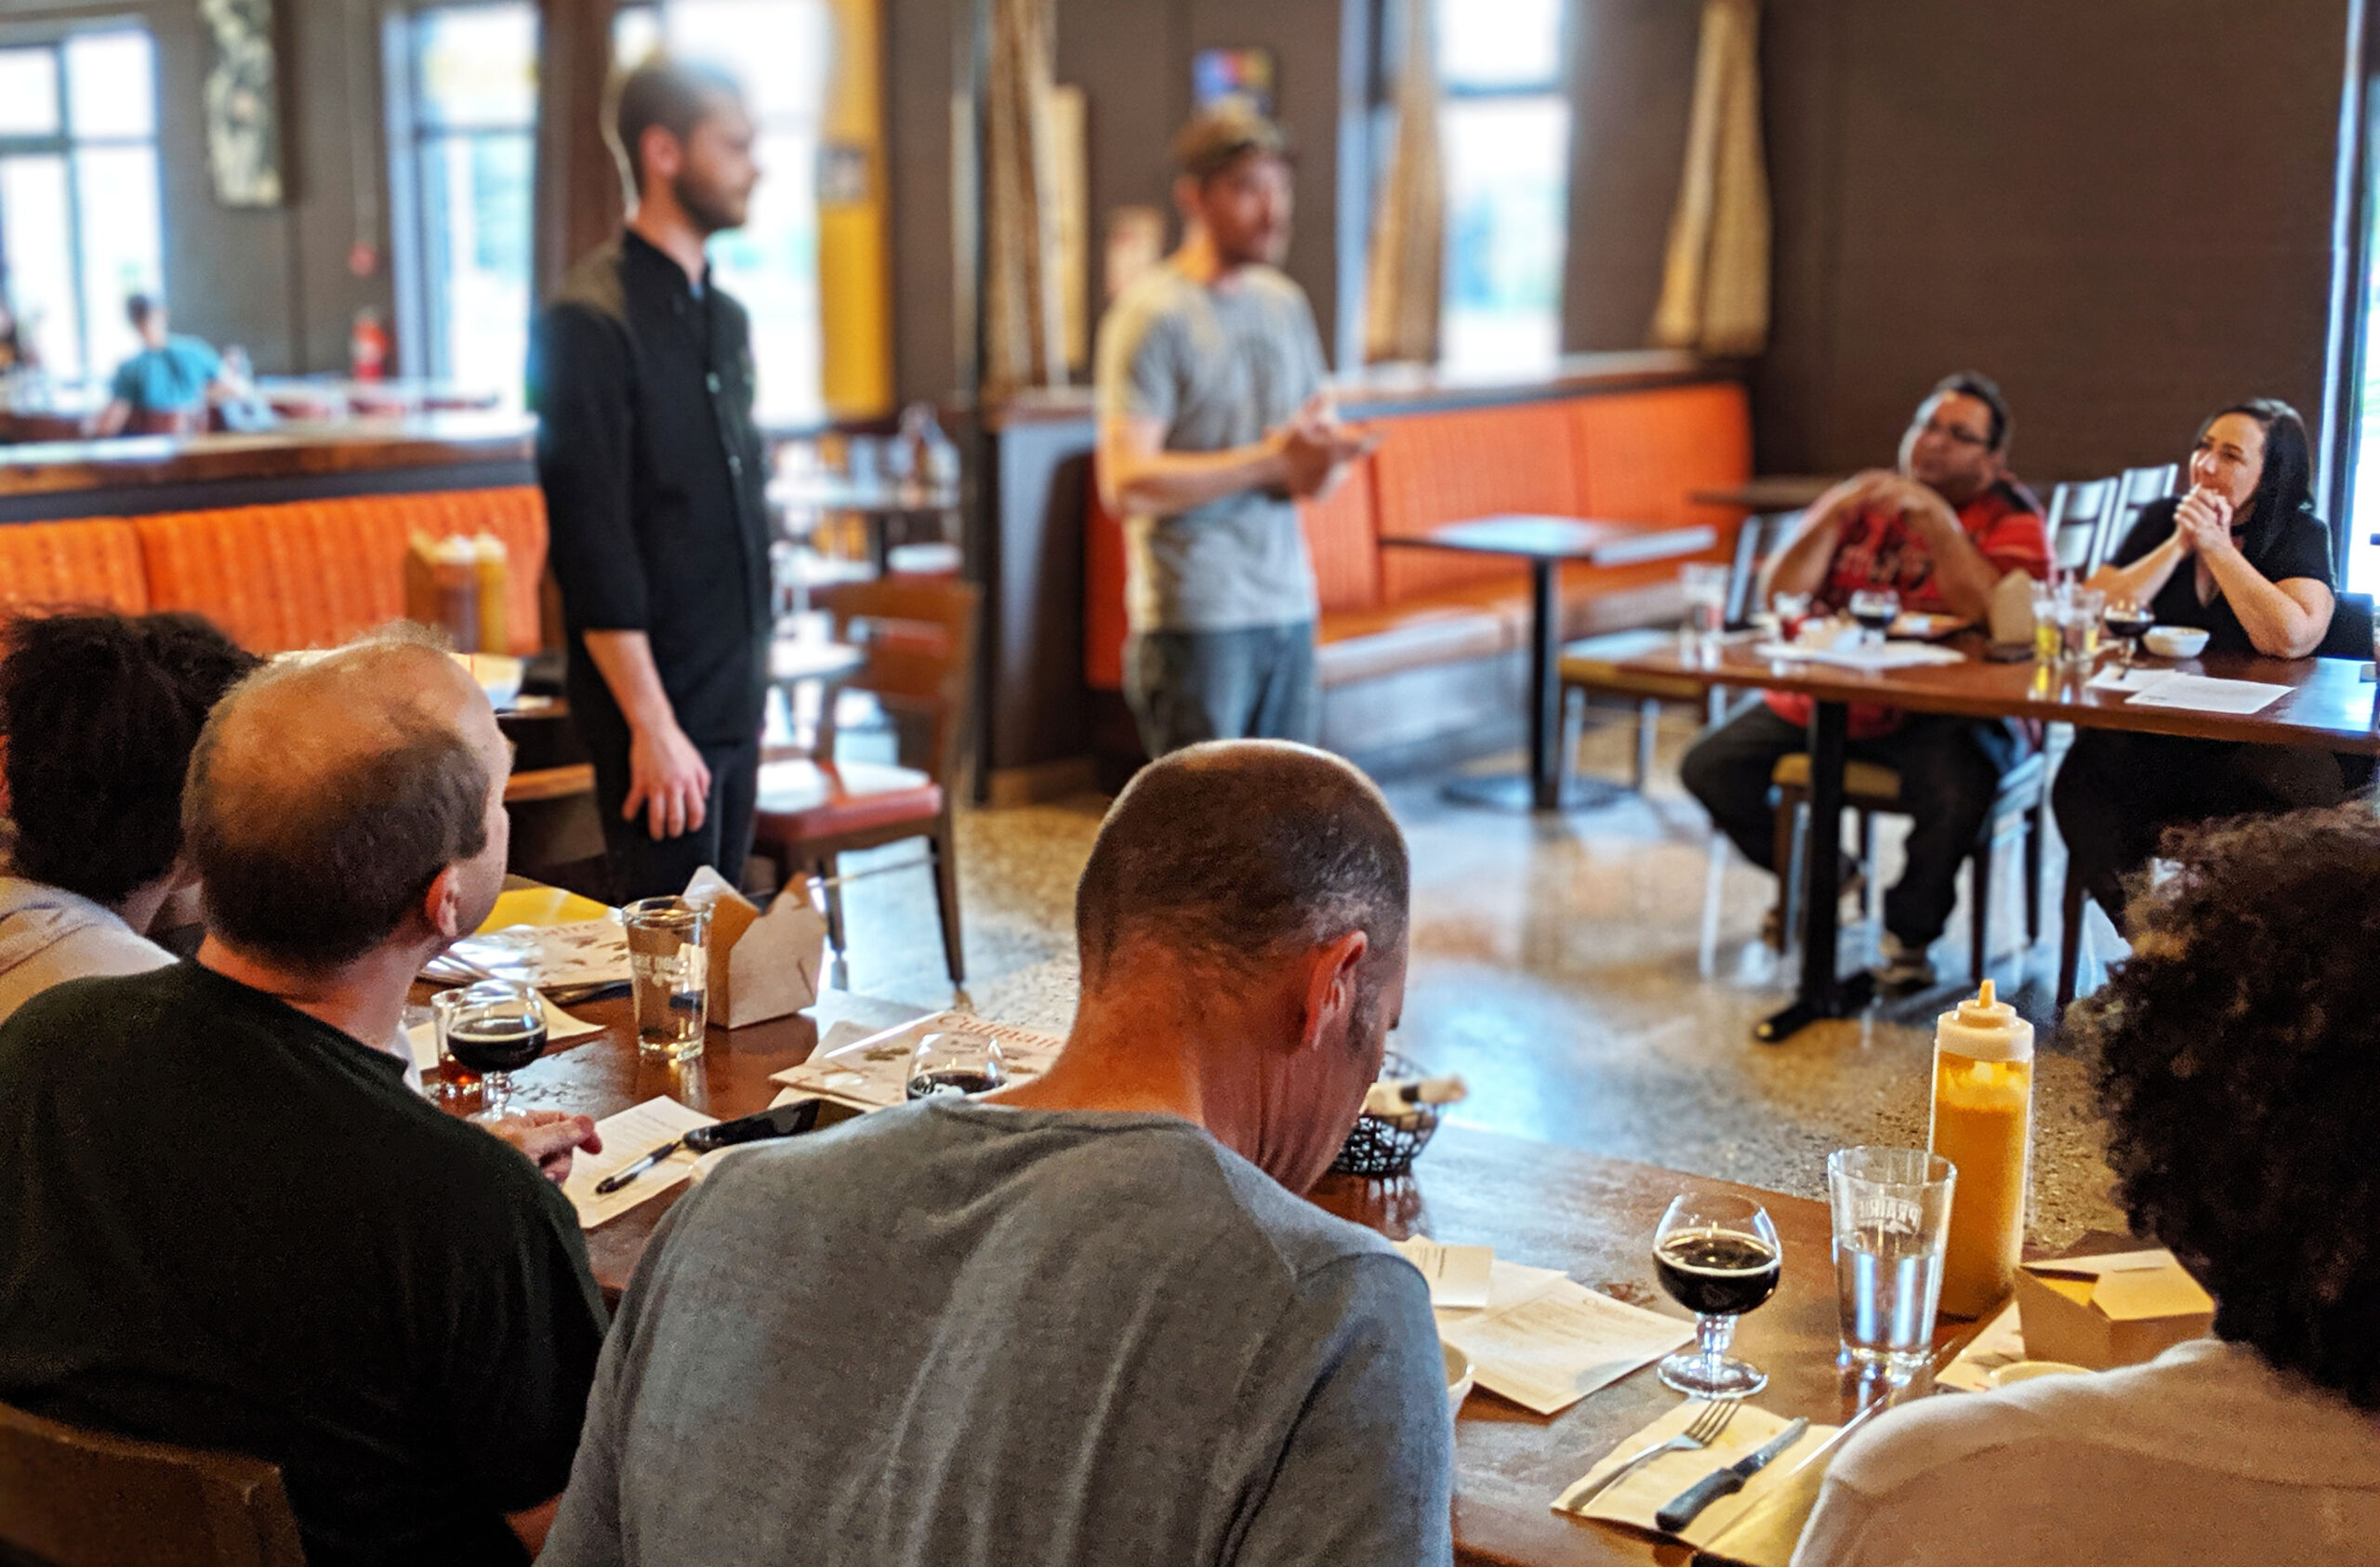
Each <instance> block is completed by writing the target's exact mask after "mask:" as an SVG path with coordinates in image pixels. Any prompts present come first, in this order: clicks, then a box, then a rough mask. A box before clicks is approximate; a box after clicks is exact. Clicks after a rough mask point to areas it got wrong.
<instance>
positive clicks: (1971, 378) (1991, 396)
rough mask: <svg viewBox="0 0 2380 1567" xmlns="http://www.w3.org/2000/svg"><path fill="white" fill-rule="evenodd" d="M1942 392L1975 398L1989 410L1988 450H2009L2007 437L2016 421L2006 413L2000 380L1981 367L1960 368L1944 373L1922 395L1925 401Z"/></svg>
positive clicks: (1940, 394)
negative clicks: (1953, 373)
mask: <svg viewBox="0 0 2380 1567" xmlns="http://www.w3.org/2000/svg"><path fill="white" fill-rule="evenodd" d="M1945 393H1949V394H1950V395H1952V396H1954V397H1971V398H1974V399H1975V400H1976V401H1977V402H1980V403H1982V404H1983V405H1984V406H1985V407H1986V408H1988V409H1990V411H1991V424H1990V432H1989V433H1990V437H1991V449H1992V450H1993V451H1995V452H2005V451H2006V450H2008V441H2009V438H2010V437H2012V436H2014V435H2015V434H2016V422H2015V421H2014V420H2012V419H2011V418H2009V416H2008V398H2007V395H2006V394H2005V393H2003V391H2002V390H2001V389H2000V383H1999V382H1997V381H1995V380H1993V379H1992V378H1991V377H1990V376H1989V375H1985V374H1984V373H1983V372H1982V371H1980V370H1962V371H1959V372H1957V373H1956V374H1955V375H1945V376H1943V377H1942V378H1941V379H1940V380H1938V381H1937V382H1935V383H1934V389H1933V390H1932V391H1930V392H1928V393H1926V394H1925V400H1926V401H1927V402H1932V401H1934V399H1936V398H1937V397H1940V396H1942V395H1943V394H1945Z"/></svg>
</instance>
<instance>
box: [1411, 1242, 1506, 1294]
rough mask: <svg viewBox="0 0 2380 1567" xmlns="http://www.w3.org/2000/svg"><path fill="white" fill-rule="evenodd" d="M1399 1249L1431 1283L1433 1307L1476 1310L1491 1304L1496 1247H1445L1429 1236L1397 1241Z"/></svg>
mask: <svg viewBox="0 0 2380 1567" xmlns="http://www.w3.org/2000/svg"><path fill="white" fill-rule="evenodd" d="M1396 1249H1397V1250H1398V1251H1399V1252H1400V1253H1402V1254H1403V1255H1404V1258H1405V1260H1406V1261H1408V1262H1409V1263H1411V1264H1412V1265H1413V1266H1414V1267H1416V1268H1419V1269H1420V1270H1421V1277H1422V1278H1424V1279H1426V1280H1428V1281H1429V1284H1430V1304H1431V1306H1432V1307H1433V1308H1459V1307H1469V1308H1473V1309H1477V1308H1480V1307H1484V1306H1486V1305H1487V1304H1488V1278H1489V1276H1490V1275H1491V1274H1492V1273H1493V1271H1494V1270H1495V1266H1496V1248H1495V1247H1493V1246H1442V1245H1440V1244H1438V1243H1437V1242H1435V1241H1433V1240H1431V1239H1430V1238H1429V1237H1428V1236H1426V1235H1415V1236H1412V1237H1410V1238H1408V1239H1407V1240H1402V1241H1399V1242H1397V1243H1396Z"/></svg>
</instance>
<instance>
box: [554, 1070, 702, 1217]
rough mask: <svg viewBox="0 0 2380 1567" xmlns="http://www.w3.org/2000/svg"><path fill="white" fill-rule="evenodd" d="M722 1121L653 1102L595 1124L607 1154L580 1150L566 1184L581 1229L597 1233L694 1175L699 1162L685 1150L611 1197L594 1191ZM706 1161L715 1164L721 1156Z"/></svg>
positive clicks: (669, 1103)
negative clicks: (650, 1155) (621, 1172)
mask: <svg viewBox="0 0 2380 1567" xmlns="http://www.w3.org/2000/svg"><path fill="white" fill-rule="evenodd" d="M718 1119H719V1118H718V1117H717V1116H715V1115H705V1114H704V1113H702V1112H701V1111H699V1110H689V1109H687V1108H686V1107H685V1106H684V1105H682V1104H680V1103H679V1102H678V1101H677V1100H673V1099H650V1100H645V1101H644V1102H643V1103H642V1104H640V1105H636V1106H633V1107H631V1108H630V1109H628V1110H623V1111H621V1112H620V1113H618V1114H617V1115H607V1116H605V1117H604V1118H603V1119H602V1120H601V1121H598V1122H596V1123H595V1130H596V1132H597V1134H598V1135H600V1136H601V1137H602V1139H603V1152H601V1153H588V1152H580V1153H579V1154H578V1155H577V1157H576V1158H575V1159H573V1160H572V1161H571V1165H570V1179H568V1180H566V1181H564V1182H563V1183H562V1195H563V1196H565V1197H567V1198H569V1199H570V1205H571V1206H572V1207H574V1208H576V1209H577V1210H578V1227H579V1228H580V1229H582V1230H592V1229H594V1228H595V1227H596V1226H597V1225H599V1224H602V1223H606V1222H608V1221H609V1220H612V1219H615V1218H619V1217H620V1215H622V1214H624V1213H626V1212H628V1210H629V1209H630V1208H632V1207H635V1206H636V1205H639V1204H640V1203H646V1202H650V1201H652V1200H653V1199H654V1198H655V1197H658V1196H660V1195H661V1194H662V1193H663V1192H668V1191H669V1190H670V1189H671V1188H673V1187H675V1186H677V1185H679V1184H680V1183H681V1182H682V1181H684V1180H687V1179H690V1178H692V1177H693V1176H694V1175H695V1173H696V1170H695V1165H697V1163H699V1161H698V1160H697V1159H696V1158H695V1156H694V1154H693V1153H691V1152H687V1151H686V1150H684V1149H680V1150H679V1151H678V1152H675V1153H672V1154H671V1155H670V1156H669V1157H668V1158H667V1159H664V1160H663V1161H662V1162H661V1163H659V1164H658V1165H654V1166H653V1168H651V1169H649V1170H647V1171H645V1172H644V1173H643V1174H642V1175H641V1176H639V1177H637V1178H636V1179H634V1180H632V1181H630V1182H628V1185H626V1186H624V1187H622V1188H621V1189H620V1190H619V1191H617V1192H613V1193H612V1194H611V1195H610V1196H608V1197H604V1196H598V1195H596V1192H595V1188H596V1185H597V1183H599V1182H601V1181H602V1179H604V1178H605V1177H606V1176H609V1175H611V1174H612V1173H613V1172H614V1171H615V1170H619V1169H622V1168H625V1167H626V1166H628V1165H633V1164H635V1163H636V1162H637V1161H638V1160H639V1159H641V1158H643V1157H644V1156H645V1155H646V1154H648V1153H650V1152H653V1151H654V1150H655V1149H656V1148H658V1147H660V1146H661V1145H662V1144H663V1143H665V1142H669V1141H671V1140H673V1139H678V1138H681V1137H684V1136H685V1135H686V1134H687V1133H688V1132H691V1131H693V1130H694V1128H695V1127H697V1126H714V1125H716V1124H717V1122H718ZM719 1152H722V1153H723V1152H727V1151H726V1150H724V1149H721V1150H720V1151H719ZM717 1157H718V1154H716V1153H714V1154H710V1155H707V1158H709V1159H711V1160H713V1161H715V1160H716V1159H717Z"/></svg>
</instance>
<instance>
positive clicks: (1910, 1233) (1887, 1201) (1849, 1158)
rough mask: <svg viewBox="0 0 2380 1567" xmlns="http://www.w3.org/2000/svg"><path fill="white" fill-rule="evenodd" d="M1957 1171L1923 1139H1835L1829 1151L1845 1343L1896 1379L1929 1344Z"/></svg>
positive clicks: (1852, 1357) (1848, 1354)
mask: <svg viewBox="0 0 2380 1567" xmlns="http://www.w3.org/2000/svg"><path fill="white" fill-rule="evenodd" d="M1957 1179H1958V1172H1957V1171H1956V1170H1955V1169H1953V1168H1951V1166H1950V1161H1949V1160H1948V1159H1945V1158H1943V1157H1941V1156H1940V1155H1939V1154H1936V1153H1928V1152H1925V1151H1924V1149H1922V1148H1839V1149H1837V1150H1835V1151H1834V1152H1831V1153H1830V1154H1828V1155H1827V1156H1826V1187H1827V1198H1828V1202H1829V1204H1830V1205H1831V1208H1832V1210H1833V1215H1834V1285H1835V1298H1836V1301H1837V1304H1838V1305H1839V1306H1840V1307H1841V1308H1842V1311H1843V1353H1844V1356H1845V1359H1847V1360H1849V1361H1850V1362H1852V1363H1855V1364H1858V1365H1861V1366H1873V1367H1878V1368H1880V1369H1882V1370H1883V1371H1884V1374H1885V1376H1887V1377H1888V1378H1890V1379H1892V1380H1895V1381H1898V1380H1901V1379H1904V1378H1906V1377H1907V1376H1910V1374H1911V1373H1912V1372H1914V1371H1915V1370H1916V1369H1917V1368H1918V1367H1919V1366H1921V1365H1924V1363H1925V1362H1926V1361H1927V1359H1928V1358H1929V1357H1930V1356H1931V1354H1932V1352H1933V1349H1934V1312H1935V1309H1936V1307H1937V1305H1938V1304H1939V1302H1940V1300H1941V1297H1942V1250H1943V1247H1944V1245H1945V1244H1947V1243H1948V1241H1949V1239H1950V1198H1951V1191H1952V1188H1953V1186H1954V1185H1955V1183H1956V1181H1957Z"/></svg>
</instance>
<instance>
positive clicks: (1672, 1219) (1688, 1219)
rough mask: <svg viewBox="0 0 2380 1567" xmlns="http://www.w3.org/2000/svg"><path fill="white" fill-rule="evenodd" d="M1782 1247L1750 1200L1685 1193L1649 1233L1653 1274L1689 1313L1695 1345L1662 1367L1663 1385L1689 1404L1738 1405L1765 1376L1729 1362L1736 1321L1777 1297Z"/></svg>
mask: <svg viewBox="0 0 2380 1567" xmlns="http://www.w3.org/2000/svg"><path fill="white" fill-rule="evenodd" d="M1784 1257H1785V1252H1784V1248H1783V1247H1782V1246H1781V1245H1779V1244H1778V1240H1777V1227H1776V1226H1775V1225H1773V1224H1771V1223H1769V1221H1768V1211H1767V1210H1766V1209H1765V1208H1763V1207H1762V1206H1761V1205H1759V1204H1758V1203H1755V1202H1753V1201H1752V1199H1751V1198H1749V1197H1738V1196H1733V1195H1731V1194H1729V1193H1726V1192H1687V1193H1686V1194H1685V1195H1684V1196H1681V1197H1679V1198H1677V1199H1676V1200H1675V1201H1673V1202H1672V1203H1671V1204H1670V1206H1669V1211H1668V1212H1667V1213H1664V1214H1663V1215H1661V1224H1660V1228H1659V1230H1656V1231H1654V1232H1653V1271H1655V1272H1656V1273H1658V1274H1659V1276H1660V1281H1661V1287H1662V1288H1663V1289H1665V1290H1667V1291H1669V1293H1670V1298H1671V1299H1673V1300H1675V1301H1676V1302H1677V1303H1678V1304H1679V1305H1681V1306H1683V1307H1685V1308H1686V1310H1689V1311H1692V1312H1693V1313H1694V1321H1695V1332H1696V1338H1697V1340H1698V1342H1697V1343H1696V1345H1695V1347H1694V1348H1692V1349H1690V1350H1679V1351H1678V1352H1677V1353H1675V1354H1673V1355H1672V1356H1670V1357H1669V1358H1668V1359H1667V1360H1664V1361H1663V1362H1661V1364H1660V1374H1661V1381H1662V1383H1663V1384H1664V1385H1666V1386H1668V1387H1670V1388H1673V1389H1676V1390H1677V1391H1679V1392H1681V1393H1684V1394H1686V1396H1687V1397H1689V1398H1699V1399H1739V1398H1750V1397H1751V1396H1752V1394H1754V1393H1756V1392H1758V1391H1760V1390H1761V1389H1763V1388H1765V1387H1767V1386H1768V1373H1766V1372H1765V1371H1763V1370H1761V1369H1760V1368H1759V1367H1758V1366H1756V1365H1752V1364H1750V1363H1747V1362H1744V1361H1739V1360H1733V1359H1730V1358H1729V1357H1728V1354H1727V1346H1728V1344H1729V1343H1730V1342H1732V1341H1733V1339H1734V1338H1735V1336H1736V1318H1737V1317H1739V1316H1740V1315H1742V1314H1743V1313H1744V1312H1746V1311H1749V1310H1752V1309H1753V1308H1755V1307H1757V1306H1760V1305H1762V1304H1763V1303H1765V1301H1766V1300H1767V1299H1768V1297H1770V1296H1772V1295H1774V1294H1776V1293H1777V1281H1778V1278H1779V1277H1780V1276H1781V1275H1782V1273H1783V1271H1784Z"/></svg>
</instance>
